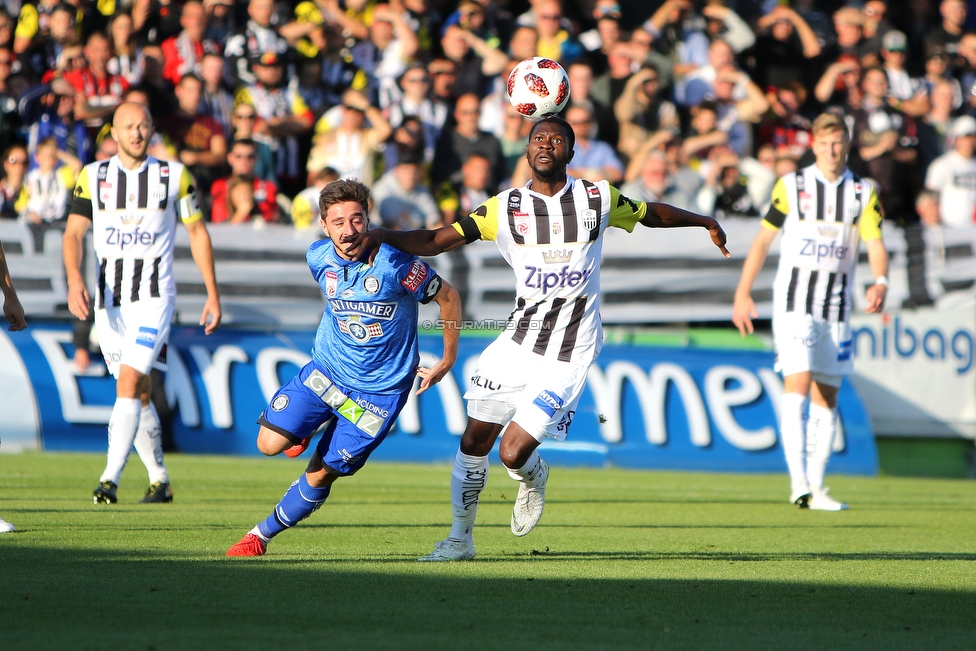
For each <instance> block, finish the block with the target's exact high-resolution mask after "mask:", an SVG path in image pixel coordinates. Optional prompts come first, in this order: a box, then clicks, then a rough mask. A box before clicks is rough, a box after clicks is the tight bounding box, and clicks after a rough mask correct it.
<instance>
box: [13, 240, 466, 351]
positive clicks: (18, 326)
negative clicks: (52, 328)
mask: <svg viewBox="0 0 976 651" xmlns="http://www.w3.org/2000/svg"><path fill="white" fill-rule="evenodd" d="M0 294H3V316H4V317H6V319H7V321H8V322H9V323H10V325H9V326H8V327H7V330H10V331H11V332H16V331H17V330H23V329H24V328H26V327H27V321H26V320H25V319H24V308H23V306H22V305H21V304H20V299H19V298H17V290H15V289H14V284H13V282H12V281H11V280H10V271H9V270H8V269H7V259H6V258H5V257H4V255H3V244H2V243H0ZM458 314H459V315H460V310H458ZM458 318H460V316H459V317H458ZM444 334H445V336H446V335H447V333H446V331H445V333H444Z"/></svg>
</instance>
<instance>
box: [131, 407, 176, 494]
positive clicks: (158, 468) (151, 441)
mask: <svg viewBox="0 0 976 651" xmlns="http://www.w3.org/2000/svg"><path fill="white" fill-rule="evenodd" d="M135 447H136V452H138V453H139V458H140V459H141V460H142V463H143V465H144V466H146V470H147V471H148V472H149V483H150V484H155V483H156V482H163V483H167V482H169V475H168V474H167V472H166V466H164V465H163V438H162V435H161V432H160V427H159V416H157V415H156V408H155V407H154V406H153V404H152V403H151V402H150V403H149V404H148V405H146V406H145V407H143V408H142V413H141V414H140V415H139V427H138V429H136V438H135Z"/></svg>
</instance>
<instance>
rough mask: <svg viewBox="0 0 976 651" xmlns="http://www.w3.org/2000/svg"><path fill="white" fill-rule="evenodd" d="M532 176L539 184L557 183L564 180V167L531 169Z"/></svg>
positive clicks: (554, 166)
mask: <svg viewBox="0 0 976 651" xmlns="http://www.w3.org/2000/svg"><path fill="white" fill-rule="evenodd" d="M532 175H533V176H534V177H535V178H536V180H537V181H539V182H541V183H558V182H559V181H564V180H566V166H565V165H553V166H552V167H550V168H549V169H541V170H540V169H539V168H537V167H533V168H532Z"/></svg>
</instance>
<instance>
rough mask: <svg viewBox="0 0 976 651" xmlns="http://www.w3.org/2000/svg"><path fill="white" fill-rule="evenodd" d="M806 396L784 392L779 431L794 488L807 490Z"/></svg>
mask: <svg viewBox="0 0 976 651" xmlns="http://www.w3.org/2000/svg"><path fill="white" fill-rule="evenodd" d="M805 404H806V396H803V395H800V394H799V393H784V394H783V398H782V400H781V401H780V424H779V431H780V436H781V437H782V441H783V453H784V454H785V456H786V467H787V468H788V469H789V471H790V482H791V483H792V490H793V491H794V492H797V491H805V490H807V489H809V486H807V485H806V484H807V479H806V468H805V464H804V461H805V459H804V455H805V450H804V441H803V439H804V431H803V408H804V406H805Z"/></svg>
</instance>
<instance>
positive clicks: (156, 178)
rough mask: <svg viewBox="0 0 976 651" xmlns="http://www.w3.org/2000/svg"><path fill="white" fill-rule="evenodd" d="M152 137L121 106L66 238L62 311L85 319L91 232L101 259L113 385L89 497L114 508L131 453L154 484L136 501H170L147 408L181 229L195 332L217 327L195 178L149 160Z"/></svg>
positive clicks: (101, 327)
mask: <svg viewBox="0 0 976 651" xmlns="http://www.w3.org/2000/svg"><path fill="white" fill-rule="evenodd" d="M153 130H154V128H153V122H152V117H151V116H150V115H149V109H147V108H146V107H145V106H143V105H142V104H136V103H134V102H127V103H124V104H122V105H121V106H119V108H118V109H116V111H115V118H114V120H113V123H112V138H114V139H115V141H116V142H117V143H118V145H119V153H118V154H117V155H115V156H113V157H112V158H110V159H109V160H107V161H96V162H94V163H91V164H89V165H87V166H85V168H84V170H82V172H81V176H80V177H79V179H78V183H77V185H76V186H75V191H74V199H73V201H72V204H71V210H70V213H69V215H68V222H67V225H66V226H65V232H64V245H63V254H64V264H65V269H66V270H67V276H68V309H69V310H71V313H72V314H74V315H75V316H76V317H78V318H79V319H85V318H87V317H88V311H89V295H88V290H87V288H86V287H85V281H84V278H83V277H82V275H81V272H80V270H79V266H80V264H81V257H82V256H81V252H82V246H83V245H84V238H85V233H86V232H87V231H88V227H89V226H91V227H92V239H93V241H94V248H95V256H96V259H97V260H98V277H97V279H96V281H95V282H96V284H95V291H94V294H95V330H96V332H97V334H98V342H99V345H100V346H101V349H102V353H103V354H104V356H105V363H106V365H107V366H108V369H109V371H111V373H112V375H113V376H114V377H115V379H116V400H115V406H114V407H113V409H112V416H111V418H110V420H109V424H108V432H109V436H108V461H107V463H106V466H105V471H104V472H103V473H102V477H101V479H99V485H98V487H97V488H96V489H95V492H94V501H95V503H96V504H98V503H104V504H113V503H115V502H116V499H117V498H116V489H117V487H118V483H119V477H120V476H121V474H122V469H123V468H124V467H125V462H126V460H127V459H128V456H129V449H130V448H131V447H132V446H133V444H135V448H136V452H138V454H139V458H140V459H142V462H143V463H144V464H145V465H146V469H147V470H148V471H149V482H150V485H149V489H148V490H147V491H146V495H145V497H144V498H143V500H142V501H143V502H170V501H172V499H173V491H172V489H171V488H170V483H169V476H168V475H167V472H166V467H165V466H164V465H163V449H162V444H161V441H160V435H159V434H160V433H159V418H158V416H157V415H156V410H155V408H154V407H153V406H152V403H150V402H149V391H150V380H149V372H150V370H151V369H152V368H159V369H165V368H166V366H165V364H166V342H167V339H168V338H169V329H170V321H171V320H172V318H173V308H174V305H175V300H176V281H175V280H174V278H173V248H174V244H175V237H176V228H177V223H178V221H181V222H183V225H184V226H185V227H186V229H187V232H188V233H189V235H190V252H191V253H192V254H193V259H194V261H195V262H196V263H197V266H198V267H199V268H200V273H201V274H202V275H203V281H204V285H205V286H206V288H207V301H206V303H205V304H204V307H203V314H202V315H201V317H200V325H202V326H204V327H205V331H206V333H207V334H210V333H211V332H213V331H214V330H216V329H217V327H218V326H219V325H220V298H219V296H218V293H217V281H216V278H215V275H214V265H213V251H212V249H211V245H210V236H209V234H208V233H207V229H206V226H204V223H203V215H202V214H201V213H200V209H199V208H198V207H197V204H196V200H195V198H194V187H193V178H192V177H191V176H190V173H189V172H187V170H186V168H185V167H184V166H183V165H182V164H181V163H177V162H167V161H160V160H156V159H155V158H153V157H151V156H147V155H146V149H147V147H148V146H149V139H150V138H151V137H152V135H153Z"/></svg>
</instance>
